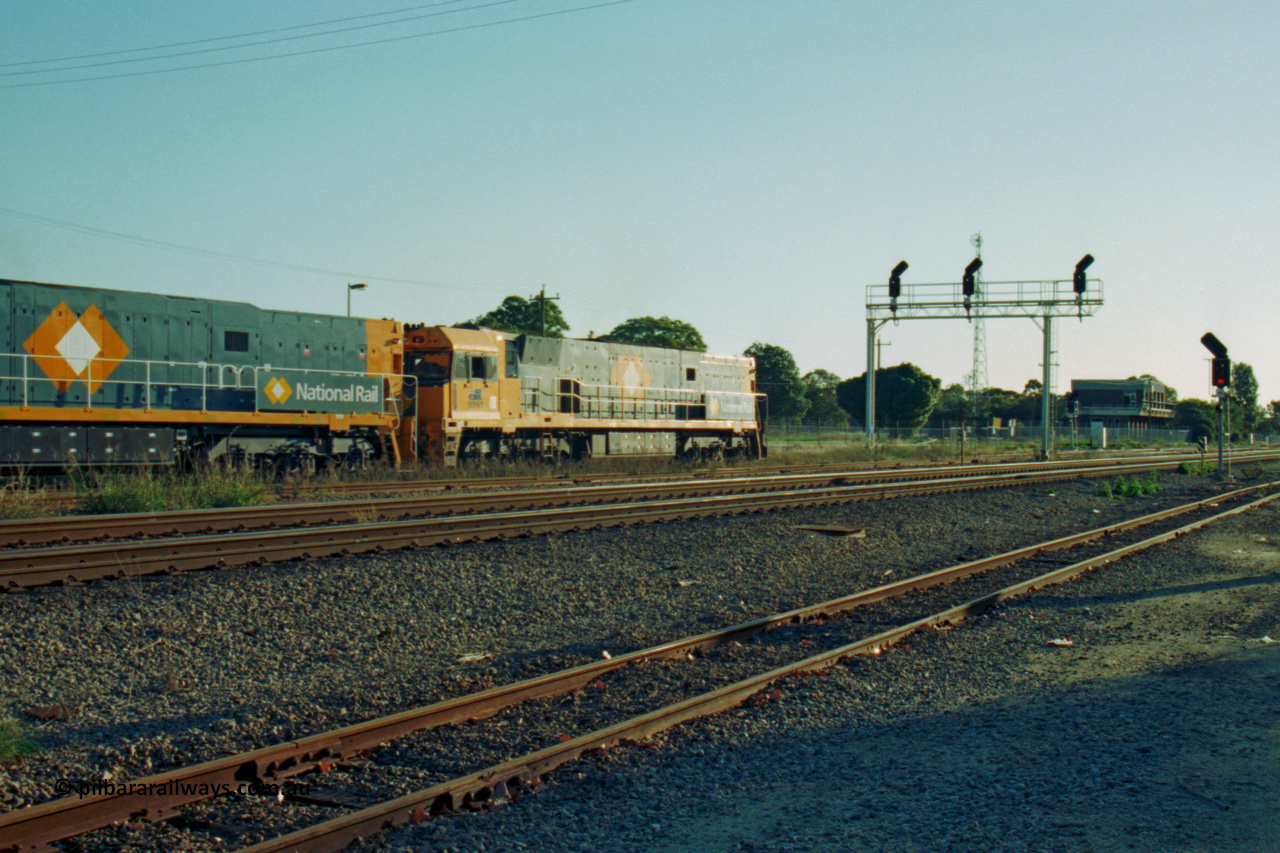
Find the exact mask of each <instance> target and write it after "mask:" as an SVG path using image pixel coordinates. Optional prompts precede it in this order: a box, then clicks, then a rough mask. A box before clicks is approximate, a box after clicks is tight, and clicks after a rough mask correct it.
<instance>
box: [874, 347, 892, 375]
mask: <svg viewBox="0 0 1280 853" xmlns="http://www.w3.org/2000/svg"><path fill="white" fill-rule="evenodd" d="M891 346H893V341H881V340H877V341H876V373H879V372H880V371H881V369H883V368H884V348H885V347H891Z"/></svg>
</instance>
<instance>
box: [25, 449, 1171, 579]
mask: <svg viewBox="0 0 1280 853" xmlns="http://www.w3.org/2000/svg"><path fill="white" fill-rule="evenodd" d="M1146 470H1149V466H1148V465H1147V464H1146V463H1135V464H1133V465H1130V466H1119V467H1115V468H1112V469H1111V471H1113V472H1116V473H1130V472H1132V473H1137V472H1141V471H1146ZM1092 473H1093V472H1091V471H1083V472H1082V471H1081V470H1077V469H1064V470H1056V471H1041V472H1038V473H1028V474H999V475H980V476H967V477H955V478H947V479H939V480H923V481H906V482H900V483H871V484H863V485H851V486H827V487H822V488H813V489H794V490H786V491H777V492H765V493H749V494H742V495H717V496H711V497H685V498H679V499H668V500H650V501H642V502H627V503H612V504H604V505H590V506H585V507H557V508H550V509H526V510H516V511H510V512H491V513H477V514H473V515H461V516H445V517H438V518H426V519H409V520H403V521H391V522H372V523H363V524H359V523H358V524H341V525H336V526H311V527H297V528H289V529H284V530H275V529H268V530H261V531H252V532H241V533H229V534H210V535H190V536H180V537H170V538H160V539H144V540H136V541H135V540H125V541H113V542H107V543H93V544H86V545H68V546H60V547H52V548H49V547H44V548H24V549H11V550H6V551H0V589H14V588H25V587H30V586H41V585H47V584H51V583H78V582H84V581H88V580H97V579H101V578H113V577H128V576H137V575H146V574H157V573H166V572H178V571H190V570H193V569H203V568H210V567H214V566H220V567H232V566H243V565H249V564H255V563H266V562H279V561H284V560H294V559H300V558H317V557H324V556H331V555H335V554H356V553H366V552H370V551H377V550H398V549H403V548H414V547H417V548H421V547H426V546H429V545H442V544H457V543H461V542H467V541H480V540H486V539H500V538H512V537H524V536H534V535H540V534H545V533H551V532H559V531H566V530H578V529H589V528H603V527H618V526H626V525H631V524H639V523H646V522H648V523H654V522H657V523H661V522H666V521H671V520H676V519H694V518H706V517H711V516H718V515H728V514H743V513H748V512H763V511H771V510H778V509H793V508H798V507H807V506H819V505H825V504H836V503H848V502H854V501H862V500H874V499H883V498H889V497H904V496H909V495H924V494H939V493H945V492H950V491H965V490H974V489H983V488H1003V487H1008V486H1014V485H1026V484H1031V483H1044V482H1055V481H1060V480H1067V479H1074V478H1077V477H1083V476H1090V475H1091V474H1092Z"/></svg>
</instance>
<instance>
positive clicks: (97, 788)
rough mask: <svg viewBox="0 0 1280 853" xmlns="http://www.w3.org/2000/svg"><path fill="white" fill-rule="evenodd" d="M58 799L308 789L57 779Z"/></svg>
mask: <svg viewBox="0 0 1280 853" xmlns="http://www.w3.org/2000/svg"><path fill="white" fill-rule="evenodd" d="M53 789H54V791H55V792H56V793H57V794H58V795H59V796H66V795H68V794H75V795H76V796H78V797H80V798H82V799H83V798H84V797H98V796H106V797H138V796H141V797H198V798H201V799H204V798H207V797H221V796H225V795H227V794H241V795H243V796H248V797H281V796H284V797H289V796H294V795H298V796H306V795H307V793H309V792H310V790H311V786H310V785H300V784H297V783H294V782H285V783H283V784H279V785H277V784H274V783H271V782H240V783H238V784H235V785H232V784H229V783H224V782H181V781H176V780H174V781H169V782H108V781H101V782H76V781H72V780H71V779H59V780H58V781H57V782H55V783H54V785H53Z"/></svg>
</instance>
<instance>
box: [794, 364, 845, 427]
mask: <svg viewBox="0 0 1280 853" xmlns="http://www.w3.org/2000/svg"><path fill="white" fill-rule="evenodd" d="M800 381H801V382H802V383H804V396H805V399H806V400H808V401H809V413H808V416H809V417H811V418H817V419H818V420H821V421H847V420H848V419H849V416H848V415H847V414H846V413H845V411H844V409H842V408H840V406H839V404H838V403H836V386H837V385H839V384H840V377H839V376H836V375H835V374H834V373H832V372H831V371H830V370H823V369H822V368H818V369H817V370H810V371H809V372H808V373H806V374H805V375H804V376H802V377H800Z"/></svg>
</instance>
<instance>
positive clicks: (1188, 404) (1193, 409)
mask: <svg viewBox="0 0 1280 853" xmlns="http://www.w3.org/2000/svg"><path fill="white" fill-rule="evenodd" d="M1173 425H1174V426H1175V427H1179V428H1182V429H1187V430H1190V432H1191V440H1192V441H1193V442H1194V441H1199V440H1200V439H1202V438H1204V439H1208V440H1209V441H1214V440H1215V439H1217V437H1218V407H1217V406H1216V405H1214V404H1213V403H1210V402H1209V401H1208V400H1197V399H1195V398H1194V397H1188V398H1187V399H1185V400H1179V401H1178V402H1177V403H1175V404H1174V406H1173Z"/></svg>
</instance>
